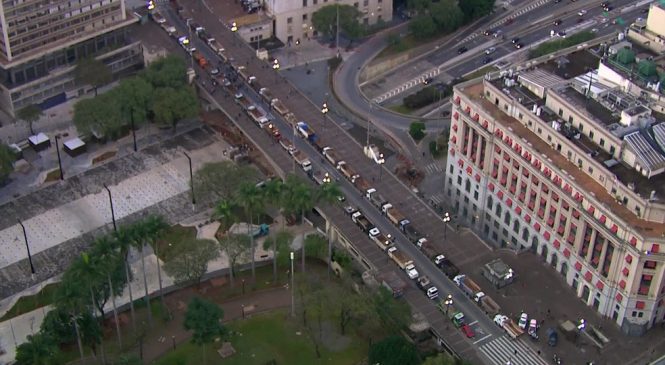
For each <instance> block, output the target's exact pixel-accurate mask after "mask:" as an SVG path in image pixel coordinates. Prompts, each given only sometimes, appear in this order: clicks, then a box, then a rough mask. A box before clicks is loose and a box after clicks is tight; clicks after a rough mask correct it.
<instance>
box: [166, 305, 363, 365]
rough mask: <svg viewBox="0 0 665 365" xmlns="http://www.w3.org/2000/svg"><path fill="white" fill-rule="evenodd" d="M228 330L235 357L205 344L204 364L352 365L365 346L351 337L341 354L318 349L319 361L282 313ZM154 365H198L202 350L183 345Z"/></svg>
mask: <svg viewBox="0 0 665 365" xmlns="http://www.w3.org/2000/svg"><path fill="white" fill-rule="evenodd" d="M228 327H229V329H230V330H232V331H233V335H231V337H230V341H231V343H232V345H233V347H234V348H235V350H236V354H235V355H233V356H231V357H229V358H227V359H224V360H221V358H220V356H219V354H217V352H216V350H217V349H218V348H220V347H221V343H215V344H212V345H209V346H208V347H207V349H206V356H207V359H208V364H224V365H253V364H256V365H264V364H267V363H268V361H271V360H275V361H276V363H277V364H289V365H311V364H330V365H333V364H334V365H345V364H349V365H352V364H358V363H360V362H361V361H362V360H363V358H364V357H365V356H366V352H367V343H366V342H365V341H364V340H363V339H360V338H353V339H352V341H351V343H350V345H349V346H348V347H347V348H346V349H344V350H342V351H337V352H333V351H329V350H327V349H326V348H325V347H323V346H322V349H321V358H320V359H318V358H317V357H316V352H315V351H314V346H313V345H312V342H311V341H310V340H309V338H308V337H307V336H306V335H305V333H304V332H303V331H301V329H300V328H299V327H298V326H297V325H296V324H295V323H294V322H293V321H291V320H290V319H289V318H288V311H285V310H280V311H275V312H271V313H266V314H262V315H257V316H254V317H253V318H251V319H246V320H239V321H235V322H232V323H230V324H229V326H228ZM299 331H300V332H299ZM298 333H300V334H298ZM154 364H158V365H176V364H177V365H202V364H203V362H202V351H201V348H200V347H198V346H195V345H193V344H191V343H187V344H183V345H181V346H180V347H179V348H177V349H176V350H175V351H174V352H171V353H169V354H168V355H166V356H164V357H163V358H161V359H159V360H158V361H156V362H154Z"/></svg>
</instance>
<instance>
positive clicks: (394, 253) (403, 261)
mask: <svg viewBox="0 0 665 365" xmlns="http://www.w3.org/2000/svg"><path fill="white" fill-rule="evenodd" d="M388 256H389V257H390V258H391V259H392V260H393V261H395V263H396V264H397V266H399V267H400V268H401V269H405V268H406V267H407V266H409V265H411V264H413V260H411V258H410V257H409V256H407V255H406V254H404V253H402V251H399V250H398V249H397V247H395V246H393V247H390V248H389V249H388Z"/></svg>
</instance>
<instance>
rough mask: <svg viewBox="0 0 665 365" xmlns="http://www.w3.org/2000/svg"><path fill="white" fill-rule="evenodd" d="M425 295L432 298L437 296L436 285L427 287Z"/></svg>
mask: <svg viewBox="0 0 665 365" xmlns="http://www.w3.org/2000/svg"><path fill="white" fill-rule="evenodd" d="M427 297H428V298H430V299H432V300H434V299H436V298H438V297H439V289H437V288H436V286H432V287H430V288H429V289H427Z"/></svg>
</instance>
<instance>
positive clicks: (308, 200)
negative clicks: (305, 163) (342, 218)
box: [284, 175, 314, 272]
mask: <svg viewBox="0 0 665 365" xmlns="http://www.w3.org/2000/svg"><path fill="white" fill-rule="evenodd" d="M313 198H314V195H313V192H312V189H311V188H310V187H309V185H307V183H306V182H304V181H303V180H301V179H299V178H298V177H296V176H295V175H289V177H288V178H287V179H286V193H285V196H284V199H285V200H284V206H285V207H287V209H289V210H290V211H292V212H298V213H300V223H301V224H305V212H306V211H309V210H310V209H312V208H313V207H314V199H313ZM302 235H303V237H302V238H303V239H302V248H301V255H302V257H301V259H302V271H303V272H304V271H305V232H303V233H302Z"/></svg>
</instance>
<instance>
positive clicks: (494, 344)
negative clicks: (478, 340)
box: [480, 335, 548, 365]
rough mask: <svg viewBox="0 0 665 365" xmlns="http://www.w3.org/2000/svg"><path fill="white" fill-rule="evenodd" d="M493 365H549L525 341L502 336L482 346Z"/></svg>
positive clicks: (482, 350)
mask: <svg viewBox="0 0 665 365" xmlns="http://www.w3.org/2000/svg"><path fill="white" fill-rule="evenodd" d="M480 352H482V353H483V354H484V355H485V356H486V357H487V358H488V359H489V360H490V362H489V363H490V364H493V365H506V364H511V365H547V364H548V362H547V361H545V359H543V358H542V357H540V356H539V355H538V354H536V352H535V351H534V350H533V349H531V348H530V347H529V346H528V345H527V344H526V343H524V340H522V339H518V340H513V339H511V338H509V337H508V336H505V335H504V336H500V337H497V338H495V339H494V340H492V341H489V342H486V343H485V344H483V345H481V346H480Z"/></svg>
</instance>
